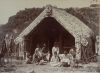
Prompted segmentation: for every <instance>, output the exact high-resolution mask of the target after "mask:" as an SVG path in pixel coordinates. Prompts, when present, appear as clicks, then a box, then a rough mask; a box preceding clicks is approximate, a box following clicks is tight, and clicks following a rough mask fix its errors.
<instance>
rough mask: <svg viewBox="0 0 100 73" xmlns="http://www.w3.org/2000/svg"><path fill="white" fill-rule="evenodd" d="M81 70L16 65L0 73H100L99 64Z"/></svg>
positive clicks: (2, 67) (82, 67)
mask: <svg viewBox="0 0 100 73" xmlns="http://www.w3.org/2000/svg"><path fill="white" fill-rule="evenodd" d="M79 66H80V67H79V68H71V67H52V66H50V64H49V63H47V64H46V65H35V64H24V63H15V64H7V65H5V66H0V73H80V72H81V73H83V72H84V73H86V72H93V73H100V67H99V66H100V65H99V64H98V63H89V64H84V65H81V64H79Z"/></svg>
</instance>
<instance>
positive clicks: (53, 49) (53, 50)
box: [52, 47, 59, 56]
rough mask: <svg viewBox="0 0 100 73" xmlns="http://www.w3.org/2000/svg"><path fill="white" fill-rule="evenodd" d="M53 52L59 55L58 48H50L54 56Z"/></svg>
mask: <svg viewBox="0 0 100 73" xmlns="http://www.w3.org/2000/svg"><path fill="white" fill-rule="evenodd" d="M54 52H57V55H59V47H53V48H52V55H53V56H54Z"/></svg>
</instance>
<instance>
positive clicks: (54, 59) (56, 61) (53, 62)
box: [50, 52, 60, 66]
mask: <svg viewBox="0 0 100 73" xmlns="http://www.w3.org/2000/svg"><path fill="white" fill-rule="evenodd" d="M50 65H51V66H59V65H60V58H59V56H57V53H56V52H54V55H53V56H52V58H51V62H50Z"/></svg>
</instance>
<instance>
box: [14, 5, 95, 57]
mask: <svg viewBox="0 0 100 73" xmlns="http://www.w3.org/2000/svg"><path fill="white" fill-rule="evenodd" d="M21 41H24V44H25V45H24V46H25V49H26V51H28V52H30V53H31V54H33V53H34V50H35V48H36V45H37V44H40V43H46V45H47V46H48V49H49V50H50V51H51V50H52V47H53V44H54V42H57V43H58V44H59V48H60V53H63V52H64V51H65V50H67V51H69V49H70V48H73V47H75V50H76V58H77V59H81V58H82V54H85V53H84V52H82V51H84V47H85V48H86V47H87V48H86V49H87V50H86V51H87V52H88V53H86V54H85V55H86V57H87V55H88V57H89V56H92V55H94V53H95V48H94V47H95V46H94V45H95V44H94V43H93V41H94V33H93V31H92V30H91V29H90V28H89V27H88V26H87V25H86V24H84V23H83V22H82V21H81V20H79V19H78V18H77V17H75V16H73V15H71V14H69V13H67V12H66V11H64V10H63V9H59V8H56V7H52V6H47V7H46V8H45V9H44V11H43V12H42V13H41V14H40V15H39V16H38V17H37V18H36V19H35V20H34V21H33V22H32V23H31V24H30V25H29V26H28V27H26V28H25V29H24V30H23V31H22V32H21V33H20V35H19V36H18V37H17V38H16V39H15V42H16V43H19V42H21ZM82 45H83V49H82ZM88 50H91V51H88Z"/></svg>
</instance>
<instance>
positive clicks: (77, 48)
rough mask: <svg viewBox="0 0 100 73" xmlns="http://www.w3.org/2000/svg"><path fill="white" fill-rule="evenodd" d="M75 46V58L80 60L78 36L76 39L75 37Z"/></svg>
mask: <svg viewBox="0 0 100 73" xmlns="http://www.w3.org/2000/svg"><path fill="white" fill-rule="evenodd" d="M75 47H76V59H77V60H80V59H81V43H80V38H79V40H77V39H76V38H75Z"/></svg>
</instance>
